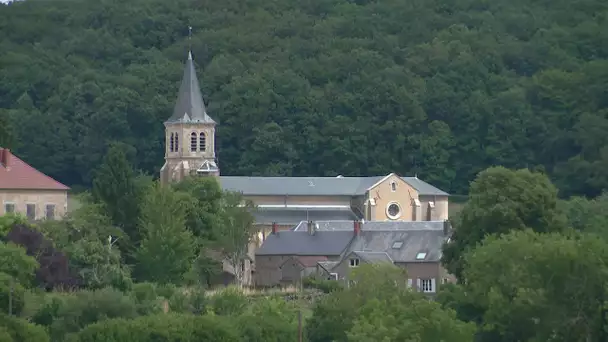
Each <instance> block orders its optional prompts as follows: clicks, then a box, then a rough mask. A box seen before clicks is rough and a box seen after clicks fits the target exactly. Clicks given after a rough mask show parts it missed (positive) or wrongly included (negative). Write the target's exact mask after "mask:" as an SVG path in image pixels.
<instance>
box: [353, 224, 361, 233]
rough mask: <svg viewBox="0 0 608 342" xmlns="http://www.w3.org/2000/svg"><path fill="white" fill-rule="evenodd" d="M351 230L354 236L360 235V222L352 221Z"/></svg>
mask: <svg viewBox="0 0 608 342" xmlns="http://www.w3.org/2000/svg"><path fill="white" fill-rule="evenodd" d="M353 230H354V232H355V236H359V234H361V222H360V221H353Z"/></svg>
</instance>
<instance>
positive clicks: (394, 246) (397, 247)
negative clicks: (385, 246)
mask: <svg viewBox="0 0 608 342" xmlns="http://www.w3.org/2000/svg"><path fill="white" fill-rule="evenodd" d="M401 246H403V242H402V241H397V242H395V243H393V249H399V248H401Z"/></svg>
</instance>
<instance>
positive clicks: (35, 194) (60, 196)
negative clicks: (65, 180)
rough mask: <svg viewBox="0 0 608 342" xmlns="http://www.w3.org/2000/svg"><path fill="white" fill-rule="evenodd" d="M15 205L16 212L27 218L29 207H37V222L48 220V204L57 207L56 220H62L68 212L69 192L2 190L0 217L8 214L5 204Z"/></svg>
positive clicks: (0, 191) (0, 195) (0, 193)
mask: <svg viewBox="0 0 608 342" xmlns="http://www.w3.org/2000/svg"><path fill="white" fill-rule="evenodd" d="M9 203H10V204H14V205H15V212H17V213H20V214H22V215H23V216H26V214H27V205H28V204H34V205H36V217H35V219H36V220H42V219H45V218H46V206H47V204H53V205H55V219H61V218H62V217H63V216H64V215H65V214H66V212H67V209H68V208H67V207H68V192H67V191H66V190H0V204H1V207H0V215H4V214H6V212H5V209H6V206H5V204H9Z"/></svg>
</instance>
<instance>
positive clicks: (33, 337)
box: [0, 312, 50, 342]
mask: <svg viewBox="0 0 608 342" xmlns="http://www.w3.org/2000/svg"><path fill="white" fill-rule="evenodd" d="M7 336H9V337H10V338H8V339H6V337H7ZM0 341H2V342H30V341H32V342H34V341H36V342H48V341H50V340H49V335H48V334H47V333H46V331H44V328H42V327H40V326H38V325H35V324H32V323H29V322H28V321H26V320H24V319H20V318H17V317H14V316H8V315H6V314H4V313H3V312H0Z"/></svg>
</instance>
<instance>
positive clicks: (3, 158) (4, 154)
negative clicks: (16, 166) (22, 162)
mask: <svg viewBox="0 0 608 342" xmlns="http://www.w3.org/2000/svg"><path fill="white" fill-rule="evenodd" d="M10 162H11V150H9V149H8V148H4V149H2V150H0V164H2V165H4V167H5V168H7V169H8V168H9V166H10Z"/></svg>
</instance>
